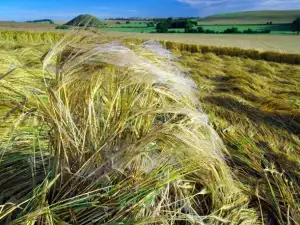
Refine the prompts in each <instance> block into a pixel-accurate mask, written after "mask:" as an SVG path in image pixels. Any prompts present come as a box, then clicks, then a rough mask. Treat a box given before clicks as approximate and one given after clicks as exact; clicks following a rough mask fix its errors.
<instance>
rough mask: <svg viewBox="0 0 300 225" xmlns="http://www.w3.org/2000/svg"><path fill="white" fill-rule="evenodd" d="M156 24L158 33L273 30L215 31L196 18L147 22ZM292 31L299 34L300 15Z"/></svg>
mask: <svg viewBox="0 0 300 225" xmlns="http://www.w3.org/2000/svg"><path fill="white" fill-rule="evenodd" d="M155 24H156V31H157V32H158V33H168V32H169V29H172V28H173V29H174V28H179V29H184V32H185V33H209V34H212V33H224V34H234V33H244V34H255V33H263V34H268V33H271V30H268V29H266V30H252V29H247V30H244V31H239V30H238V28H236V27H232V28H228V29H226V30H224V31H222V32H219V31H214V30H210V29H204V28H203V27H198V26H197V25H198V23H197V21H195V20H191V19H173V18H167V19H160V20H156V21H154V22H149V23H147V27H154V26H155ZM268 25H273V23H272V22H268ZM291 27H292V31H293V32H296V33H297V34H298V35H299V34H300V17H299V18H297V19H296V20H294V21H293V22H292V26H291ZM174 32H175V31H172V32H171V33H174Z"/></svg>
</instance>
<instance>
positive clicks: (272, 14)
mask: <svg viewBox="0 0 300 225" xmlns="http://www.w3.org/2000/svg"><path fill="white" fill-rule="evenodd" d="M297 17H300V10H277V11H269V10H266V11H248V12H236V13H226V14H218V15H212V16H208V17H205V18H203V19H201V20H200V21H201V23H206V24H265V23H267V22H270V21H272V22H273V23H291V22H292V21H293V20H295V18H297Z"/></svg>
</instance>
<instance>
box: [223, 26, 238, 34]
mask: <svg viewBox="0 0 300 225" xmlns="http://www.w3.org/2000/svg"><path fill="white" fill-rule="evenodd" d="M238 33H242V32H241V31H239V29H238V28H237V27H232V28H228V29H226V30H224V34H238Z"/></svg>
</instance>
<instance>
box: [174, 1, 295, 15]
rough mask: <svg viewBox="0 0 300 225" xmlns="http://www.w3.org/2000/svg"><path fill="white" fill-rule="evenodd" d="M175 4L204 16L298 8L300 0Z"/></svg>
mask: <svg viewBox="0 0 300 225" xmlns="http://www.w3.org/2000/svg"><path fill="white" fill-rule="evenodd" d="M177 2H181V3H183V4H188V5H190V6H191V7H194V8H196V9H198V10H199V12H201V14H205V15H208V14H216V13H226V12H234V11H250V10H284V9H297V8H298V9H299V8H300V0H177Z"/></svg>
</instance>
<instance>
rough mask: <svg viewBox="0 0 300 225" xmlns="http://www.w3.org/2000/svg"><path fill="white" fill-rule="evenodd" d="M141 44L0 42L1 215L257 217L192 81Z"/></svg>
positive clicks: (173, 219) (19, 218)
mask: <svg viewBox="0 0 300 225" xmlns="http://www.w3.org/2000/svg"><path fill="white" fill-rule="evenodd" d="M47 47H49V46H46V47H45V48H47ZM148 47H149V46H148ZM133 48H134V50H130V49H128V48H126V47H124V46H119V45H118V44H114V43H108V44H93V42H90V40H89V38H86V39H83V38H82V37H80V38H74V39H72V40H67V39H65V40H62V41H60V42H59V43H58V44H56V46H54V47H53V48H51V50H49V51H48V53H47V54H45V53H44V51H43V49H41V48H38V47H36V46H26V47H23V48H21V47H19V48H17V49H15V50H13V51H12V50H10V51H3V52H2V53H1V55H2V56H7V55H9V58H7V57H6V58H5V59H6V60H4V59H2V60H1V61H2V63H1V72H2V74H3V75H2V76H1V80H0V85H1V92H0V99H1V105H0V107H1V110H0V112H1V113H0V116H1V118H2V121H1V126H0V129H1V130H0V131H1V141H0V143H1V164H0V171H1V172H0V193H1V195H0V220H1V221H3V222H4V223H11V224H185V223H190V224H195V223H197V224H199V223H200V224H201V223H202V224H206V223H209V224H221V223H232V224H242V223H244V224H256V223H258V212H257V210H256V209H255V208H252V207H250V206H249V202H250V199H249V198H248V196H247V195H246V194H245V193H244V192H243V191H242V189H241V187H240V185H239V184H238V182H237V181H236V179H235V178H234V177H233V176H232V173H231V171H230V169H229V167H228V165H227V164H226V161H225V159H224V156H223V149H222V142H221V140H220V139H219V137H218V135H217V134H216V133H215V131H214V130H213V129H212V128H211V127H210V125H209V124H208V123H207V120H206V115H205V114H204V113H203V112H202V110H201V107H200V104H199V101H198V99H199V98H198V97H197V95H198V93H197V89H196V87H195V85H194V83H193V82H192V81H191V80H189V79H188V78H186V77H184V76H183V75H182V74H180V73H179V71H177V70H176V69H175V68H172V67H173V65H172V64H170V63H169V62H168V60H170V59H168V58H167V59H166V58H165V57H163V56H161V55H157V54H155V51H154V52H153V51H150V50H149V49H147V48H146V47H145V46H144V47H143V46H133ZM12 49H13V47H12ZM152 50H153V49H152ZM29 59H30V60H31V61H30V63H28V60H29ZM40 59H42V61H40ZM11 63H13V64H15V65H16V68H15V69H14V68H12V69H11V70H9V72H7V73H6V71H7V70H8V68H9V67H10V66H11ZM166 65H170V66H168V69H165V68H164V67H165V66H166Z"/></svg>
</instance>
